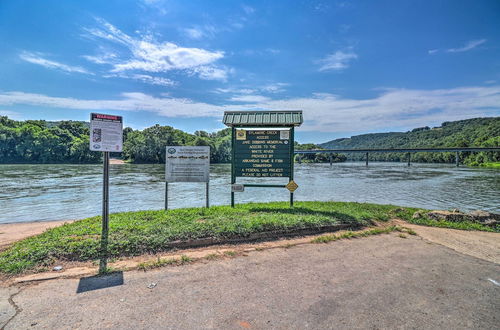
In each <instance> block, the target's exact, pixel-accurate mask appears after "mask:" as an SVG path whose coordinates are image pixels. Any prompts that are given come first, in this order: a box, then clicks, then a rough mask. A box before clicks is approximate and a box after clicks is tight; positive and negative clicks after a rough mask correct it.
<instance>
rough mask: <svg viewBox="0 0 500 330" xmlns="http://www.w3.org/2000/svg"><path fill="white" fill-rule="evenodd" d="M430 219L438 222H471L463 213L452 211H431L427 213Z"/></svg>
mask: <svg viewBox="0 0 500 330" xmlns="http://www.w3.org/2000/svg"><path fill="white" fill-rule="evenodd" d="M427 215H428V216H429V218H431V219H434V220H438V221H442V220H445V221H452V222H460V221H467V220H470V219H469V216H468V215H467V214H465V213H462V212H450V211H439V210H436V211H431V212H429V213H427Z"/></svg>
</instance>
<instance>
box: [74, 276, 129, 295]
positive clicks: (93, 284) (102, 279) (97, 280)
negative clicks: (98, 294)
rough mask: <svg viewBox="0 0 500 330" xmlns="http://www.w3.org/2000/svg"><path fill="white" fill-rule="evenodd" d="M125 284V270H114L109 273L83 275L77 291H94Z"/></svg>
mask: <svg viewBox="0 0 500 330" xmlns="http://www.w3.org/2000/svg"><path fill="white" fill-rule="evenodd" d="M119 285H123V272H121V271H120V272H114V273H111V274H108V275H96V276H90V277H83V278H81V279H80V282H78V288H77V289H76V293H83V292H87V291H94V290H99V289H105V288H111V287H113V286H119Z"/></svg>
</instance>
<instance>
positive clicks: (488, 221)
mask: <svg viewBox="0 0 500 330" xmlns="http://www.w3.org/2000/svg"><path fill="white" fill-rule="evenodd" d="M469 218H470V219H471V221H474V222H479V223H481V224H483V225H487V226H496V225H497V224H499V223H500V214H496V213H491V212H488V211H481V210H476V211H472V212H469Z"/></svg>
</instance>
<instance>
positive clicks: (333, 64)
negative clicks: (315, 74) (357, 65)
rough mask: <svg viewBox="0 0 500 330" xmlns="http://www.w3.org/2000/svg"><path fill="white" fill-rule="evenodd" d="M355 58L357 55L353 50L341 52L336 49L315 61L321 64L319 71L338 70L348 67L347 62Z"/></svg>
mask: <svg viewBox="0 0 500 330" xmlns="http://www.w3.org/2000/svg"><path fill="white" fill-rule="evenodd" d="M356 58H358V55H356V54H355V53H353V52H343V51H340V50H338V51H336V52H335V53H333V54H330V55H328V56H326V57H325V58H323V59H321V60H319V61H317V64H320V65H321V67H320V68H319V71H329V70H335V71H339V70H343V69H346V68H348V67H349V62H350V61H351V60H354V59H356Z"/></svg>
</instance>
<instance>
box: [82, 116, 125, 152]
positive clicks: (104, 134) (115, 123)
mask: <svg viewBox="0 0 500 330" xmlns="http://www.w3.org/2000/svg"><path fill="white" fill-rule="evenodd" d="M122 149H123V118H122V117H121V116H115V115H104V114H100V113H91V114H90V150H92V151H111V152H121V151H122Z"/></svg>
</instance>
